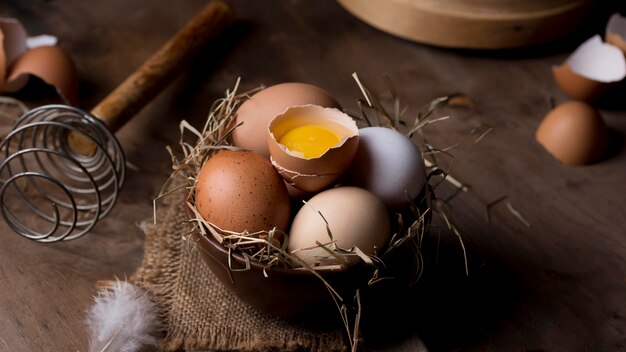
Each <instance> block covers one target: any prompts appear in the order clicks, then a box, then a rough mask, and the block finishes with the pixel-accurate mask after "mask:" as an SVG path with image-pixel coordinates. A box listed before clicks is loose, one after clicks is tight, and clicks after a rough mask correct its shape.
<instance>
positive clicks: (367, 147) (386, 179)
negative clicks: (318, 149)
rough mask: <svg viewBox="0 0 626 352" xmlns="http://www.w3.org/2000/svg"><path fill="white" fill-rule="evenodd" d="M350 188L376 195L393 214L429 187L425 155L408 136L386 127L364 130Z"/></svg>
mask: <svg viewBox="0 0 626 352" xmlns="http://www.w3.org/2000/svg"><path fill="white" fill-rule="evenodd" d="M345 182H346V184H349V185H352V186H357V187H361V188H365V189H367V190H369V191H371V192H372V193H374V194H376V195H377V196H378V197H379V198H380V199H382V201H383V202H384V203H385V205H386V206H387V207H388V208H389V209H390V210H396V209H399V208H402V207H404V206H406V205H408V204H409V203H410V202H411V201H412V200H413V199H414V198H415V197H417V196H418V195H419V194H420V192H422V189H423V188H424V185H425V184H426V170H425V166H424V159H423V157H422V152H421V151H420V150H419V148H418V147H417V146H416V145H415V143H413V141H412V140H411V139H410V138H409V137H407V136H406V135H404V134H402V133H400V132H399V131H397V130H393V129H390V128H386V127H365V128H362V129H361V130H360V134H359V147H358V149H357V152H356V155H355V156H354V159H353V161H352V164H351V165H350V168H349V169H348V171H346V173H345Z"/></svg>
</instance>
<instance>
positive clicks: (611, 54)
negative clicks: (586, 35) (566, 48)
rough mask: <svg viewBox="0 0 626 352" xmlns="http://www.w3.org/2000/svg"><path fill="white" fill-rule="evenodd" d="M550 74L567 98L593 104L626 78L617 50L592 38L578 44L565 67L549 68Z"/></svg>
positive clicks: (624, 64) (564, 64)
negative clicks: (550, 69)
mask: <svg viewBox="0 0 626 352" xmlns="http://www.w3.org/2000/svg"><path fill="white" fill-rule="evenodd" d="M552 73H553V76H554V79H555V81H556V83H557V85H558V86H559V88H560V89H561V90H562V91H563V92H564V93H565V94H566V95H567V96H569V97H570V98H572V99H575V100H581V101H585V102H593V101H596V100H597V99H599V98H600V96H601V95H602V94H603V93H604V92H605V91H606V90H608V89H611V88H613V87H614V86H615V85H616V83H617V82H620V81H622V80H623V79H624V77H626V59H625V58H624V54H623V53H622V51H621V50H620V49H619V48H617V47H616V46H614V45H611V44H607V43H604V42H602V39H601V38H600V36H599V35H596V36H594V37H592V38H590V39H588V40H587V41H585V42H584V43H583V44H581V45H580V46H579V47H578V48H577V49H576V51H574V53H573V54H572V55H571V56H570V57H569V58H568V59H567V61H566V62H565V63H563V64H562V65H560V66H555V67H553V69H552Z"/></svg>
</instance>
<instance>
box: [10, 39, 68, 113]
mask: <svg viewBox="0 0 626 352" xmlns="http://www.w3.org/2000/svg"><path fill="white" fill-rule="evenodd" d="M30 76H36V77H38V78H40V79H41V80H43V81H44V82H46V84H49V85H51V86H53V87H54V88H55V89H56V90H57V92H58V94H59V95H60V96H61V98H62V99H63V100H64V101H65V102H67V103H69V104H72V105H75V104H76V101H77V93H78V70H77V68H76V65H75V63H74V61H73V60H72V58H71V57H70V56H69V55H68V54H67V52H65V50H63V49H61V48H60V47H57V46H40V47H37V48H33V49H30V50H27V51H26V52H25V53H24V54H22V55H21V56H20V57H18V58H17V59H16V60H15V62H14V63H13V65H12V66H11V67H10V69H9V72H8V77H7V81H6V87H5V89H6V91H8V92H17V91H18V90H20V89H22V88H23V87H24V86H25V85H26V84H27V83H28V79H29V77H30Z"/></svg>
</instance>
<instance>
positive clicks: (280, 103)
mask: <svg viewBox="0 0 626 352" xmlns="http://www.w3.org/2000/svg"><path fill="white" fill-rule="evenodd" d="M306 104H313V105H320V106H324V107H330V108H338V109H340V108H341V106H340V105H339V103H338V102H337V100H335V98H333V97H332V96H331V95H330V93H328V92H327V91H325V90H323V89H321V88H319V87H317V86H314V85H312V84H308V83H301V82H285V83H279V84H275V85H273V86H269V87H267V88H264V89H262V90H260V91H258V92H256V93H255V94H253V95H252V96H251V97H250V98H249V99H247V100H245V101H244V102H243V103H242V104H241V106H240V107H239V108H238V109H237V114H236V118H235V121H234V122H235V123H236V124H239V126H238V127H237V128H235V129H234V130H233V133H232V137H233V144H234V145H236V146H237V147H240V148H243V149H248V150H252V151H254V152H257V153H259V154H261V155H263V156H264V157H266V158H268V159H269V157H270V152H269V150H268V148H267V126H268V125H269V124H270V122H271V121H272V119H273V118H274V117H275V116H276V115H278V114H280V113H282V112H284V111H285V109H287V108H288V107H290V106H299V105H306Z"/></svg>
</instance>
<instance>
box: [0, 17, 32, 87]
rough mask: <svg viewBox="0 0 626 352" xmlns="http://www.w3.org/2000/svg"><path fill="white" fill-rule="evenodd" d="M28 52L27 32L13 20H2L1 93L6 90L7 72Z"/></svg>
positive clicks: (0, 39)
mask: <svg viewBox="0 0 626 352" xmlns="http://www.w3.org/2000/svg"><path fill="white" fill-rule="evenodd" d="M24 51H26V30H24V27H22V24H21V23H20V22H19V21H17V20H16V19H13V18H0V91H3V90H4V84H5V81H6V75H7V70H8V68H9V67H10V66H11V64H12V63H13V61H15V59H16V58H17V57H18V56H20V55H22V53H23V52H24Z"/></svg>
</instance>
